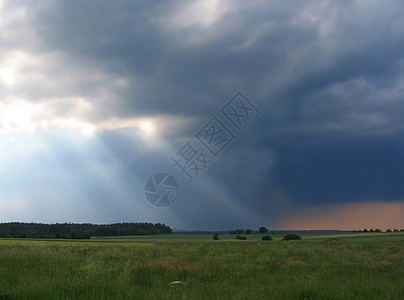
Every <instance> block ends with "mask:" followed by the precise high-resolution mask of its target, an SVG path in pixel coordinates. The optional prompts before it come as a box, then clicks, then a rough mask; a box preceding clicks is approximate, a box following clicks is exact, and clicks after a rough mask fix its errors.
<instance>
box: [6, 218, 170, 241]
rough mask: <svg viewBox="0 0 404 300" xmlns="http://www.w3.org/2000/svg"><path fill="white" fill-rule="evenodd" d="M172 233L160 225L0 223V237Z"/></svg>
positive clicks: (81, 236)
mask: <svg viewBox="0 0 404 300" xmlns="http://www.w3.org/2000/svg"><path fill="white" fill-rule="evenodd" d="M165 233H172V230H171V228H170V227H169V226H167V225H165V224H161V223H156V224H153V223H115V224H90V223H84V224H76V223H56V224H42V223H20V222H11V223H0V237H10V238H28V237H29V238H55V239H89V238H90V237H92V236H126V235H150V234H165Z"/></svg>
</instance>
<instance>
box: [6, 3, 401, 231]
mask: <svg viewBox="0 0 404 300" xmlns="http://www.w3.org/2000/svg"><path fill="white" fill-rule="evenodd" d="M206 3H207V2H206ZM22 4H23V5H25V7H26V10H27V19H26V22H27V24H28V25H29V26H31V28H30V32H32V34H33V35H34V36H35V37H36V38H37V40H36V43H35V47H33V46H29V45H26V44H25V43H22V47H25V49H31V51H36V52H38V53H41V54H42V55H45V57H46V55H48V54H49V57H51V56H50V55H51V54H52V53H53V54H54V53H57V57H59V59H58V64H59V65H58V66H61V67H63V66H65V67H66V69H65V70H64V72H61V73H62V74H61V75H60V76H58V68H55V69H52V68H50V70H49V74H53V75H54V77H55V78H58V77H59V78H60V79H61V80H60V82H61V84H60V85H59V84H54V85H52V86H51V87H49V88H46V89H42V88H41V85H38V84H37V82H36V81H34V82H32V83H31V84H29V83H26V84H25V89H21V90H20V91H18V93H19V94H20V95H24V96H25V97H26V98H28V99H30V98H31V99H36V100H35V101H40V100H41V99H42V98H49V97H52V96H55V95H57V96H63V95H70V96H76V97H78V96H80V97H83V98H85V99H87V100H88V101H91V103H92V104H94V109H95V110H94V112H92V113H91V114H88V115H87V116H86V117H87V118H88V120H90V121H100V120H103V119H108V118H117V119H119V118H123V117H136V116H142V115H153V114H171V115H174V116H186V117H198V120H200V122H201V123H200V124H199V123H193V124H192V125H190V126H189V127H188V128H186V129H182V131H179V132H177V133H175V132H174V133H172V134H171V135H170V136H168V137H166V138H165V140H166V142H167V143H168V144H169V145H170V147H171V148H172V149H174V150H175V149H177V148H178V147H179V146H181V142H182V141H183V140H181V141H180V142H178V139H176V138H179V137H182V138H184V136H185V138H187V137H189V136H192V135H193V134H194V132H196V131H197V130H198V129H199V126H200V125H203V123H204V122H206V121H207V120H208V119H209V118H210V116H211V115H213V114H218V112H219V109H220V108H221V106H222V105H223V104H224V103H225V102H226V101H227V100H228V99H229V98H230V97H231V96H232V95H233V94H234V93H235V92H236V91H238V90H242V91H244V92H245V93H246V94H247V96H248V97H249V98H250V99H251V100H252V101H253V102H254V103H256V104H257V106H259V108H260V110H261V112H262V115H261V117H260V118H259V119H257V120H255V121H254V122H253V123H252V124H250V125H249V127H248V128H247V129H246V132H245V133H244V135H243V134H240V135H239V136H238V139H237V141H236V143H235V144H234V145H232V147H229V149H227V150H226V152H225V153H224V154H223V156H221V157H220V158H219V159H218V160H217V162H215V164H214V165H213V166H212V167H211V168H210V169H209V170H208V171H207V173H206V175H205V177H204V178H205V179H203V180H202V181H203V182H205V183H206V182H207V181H209V180H208V179H210V180H211V181H213V184H212V182H211V183H210V184H211V185H209V188H212V189H213V188H217V194H218V195H221V196H223V197H224V198H226V197H229V199H230V198H231V199H232V201H233V203H234V205H238V206H239V207H240V210H242V209H245V210H246V211H247V210H248V211H250V212H251V213H253V214H255V216H256V220H250V219H249V220H244V222H245V224H246V226H247V225H249V224H251V225H254V226H255V225H259V223H260V222H261V223H262V222H266V220H267V219H268V216H271V217H273V218H274V217H275V216H276V215H279V214H283V212H284V210H285V209H287V207H288V206H289V205H293V204H318V203H343V202H355V201H361V200H368V199H370V198H377V199H379V200H382V201H383V200H386V201H387V200H391V199H400V198H402V197H403V196H404V188H402V187H401V185H400V178H403V175H404V174H403V173H402V170H403V166H404V162H403V159H402V157H403V154H404V151H403V147H402V142H401V136H402V134H403V131H404V130H403V122H402V115H403V113H404V102H403V98H402V95H403V92H404V90H403V89H404V85H403V84H404V83H403V82H404V76H403V67H404V59H403V53H404V51H403V50H404V42H403V41H402V38H400V37H402V36H403V34H404V18H403V17H402V15H403V14H402V12H403V9H404V4H403V3H402V2H401V1H389V2H388V3H381V2H377V1H367V2H364V1H339V2H329V1H292V2H288V3H286V2H275V1H272V2H267V1H248V3H246V2H245V1H223V2H222V3H221V5H219V7H218V8H217V10H218V11H220V12H221V14H218V15H217V16H216V17H215V16H213V17H212V16H209V15H208V12H209V10H207V12H205V11H203V12H204V13H206V15H203V16H200V17H198V15H196V17H190V19H187V15H186V13H182V10H183V9H184V8H186V7H188V6H189V5H191V4H189V3H187V2H180V1H171V2H169V1H153V2H151V1H136V2H134V1H133V2H132V1H106V0H105V1H85V2H83V1H78V0H77V1H41V2H40V3H29V4H27V3H25V2H23V1H13V2H12V3H11V2H9V3H8V4H7V5H8V6H13V7H18V6H19V5H22ZM187 12H188V11H187ZM193 18H194V19H195V20H194V19H193ZM210 18H213V21H209V22H208V21H206V20H210ZM184 24H185V25H184ZM28 25H27V26H26V27H29V26H28ZM18 38H20V37H18ZM8 43H9V44H10V45H15V44H16V43H15V42H13V41H12V39H9V40H8ZM33 48H35V50H32V49H33ZM47 53H48V54H47ZM60 57H62V58H63V59H61V60H60ZM76 74H81V77H78V76H77V75H76ZM94 74H98V75H97V76H95V75H94ZM72 78H73V79H72ZM115 79H116V81H117V82H118V81H119V82H120V81H122V82H124V84H118V83H115V81H114V80H115ZM65 82H66V83H67V84H65ZM0 92H1V90H0ZM168 126H169V124H168ZM98 137H99V139H100V141H101V142H102V144H103V147H105V148H106V149H108V151H109V153H110V154H111V155H112V156H114V157H116V158H117V159H118V160H119V161H120V162H121V163H122V164H124V165H126V167H125V168H124V171H122V173H121V171H120V172H118V173H119V174H120V175H119V176H123V179H122V182H123V184H124V185H125V186H126V187H127V189H129V190H132V192H133V193H134V194H136V196H137V197H139V198H141V197H142V195H141V188H142V187H141V184H139V186H140V191H139V186H138V185H136V187H137V188H138V189H137V190H136V189H135V188H134V187H133V186H131V184H130V183H131V181H132V180H133V178H136V179H139V180H140V181H142V180H143V178H144V180H145V179H146V178H147V177H148V176H150V175H151V173H153V172H155V171H158V170H159V166H160V168H163V169H166V168H168V169H166V170H171V173H173V174H176V173H175V172H176V171H175V170H174V169H172V168H171V169H170V165H169V156H170V155H172V153H171V152H169V151H162V152H159V151H155V152H152V153H150V152H149V153H148V152H147V151H144V149H142V147H141V146H139V144H141V143H142V140H141V139H136V138H134V139H130V138H128V135H126V134H123V133H122V132H121V131H119V130H111V131H104V132H102V133H101V134H99V135H98ZM163 138H164V137H163ZM170 151H171V150H170ZM122 174H125V175H122ZM176 175H178V174H176ZM214 184H218V185H220V187H218V186H216V187H214ZM201 185H202V184H201ZM205 188H206V186H205ZM86 189H87V190H88V193H91V191H93V190H94V193H95V194H96V195H97V197H99V198H100V199H107V200H105V201H106V202H105V203H107V202H108V201H109V200H108V199H109V198H110V197H106V194H107V193H103V192H96V190H97V186H92V185H91V184H90V183H88V185H87V188H86ZM222 189H223V190H225V191H223V190H222ZM101 190H102V191H104V190H103V189H101ZM219 190H220V191H221V192H223V193H221V192H219ZM224 195H227V196H224ZM111 197H112V195H111ZM183 198H184V199H186V200H183V201H184V202H185V204H183V205H184V206H182V207H181V206H180V205H179V204H177V206H176V207H175V210H176V213H177V215H182V217H181V219H182V220H183V222H184V224H189V226H199V227H204V228H214V227H215V226H220V227H226V226H230V225H227V224H233V223H234V222H236V221H235V220H237V222H239V224H240V222H243V221H241V219H242V218H241V217H238V216H236V214H234V215H229V214H228V213H227V211H226V209H225V207H226V205H225V203H220V200H219V199H216V198H215V196H214V195H213V196H212V195H211V194H209V192H207V191H206V190H204V188H203V186H202V187H201V186H198V185H196V186H195V187H186V188H184V194H183ZM217 198H219V197H217ZM143 204H144V203H143ZM217 207H222V208H223V209H222V210H219V209H215V208H217ZM195 211H199V212H203V213H198V214H197V215H195ZM118 215H119V212H116V216H118ZM162 215H163V213H162V214H161V215H160V217H161V216H162ZM217 220H221V223H220V224H219V221H217ZM211 222H213V223H211Z"/></svg>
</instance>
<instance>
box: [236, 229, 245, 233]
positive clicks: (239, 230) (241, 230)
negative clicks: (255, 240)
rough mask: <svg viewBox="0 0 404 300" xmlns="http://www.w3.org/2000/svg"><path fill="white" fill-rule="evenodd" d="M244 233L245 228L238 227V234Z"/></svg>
mask: <svg viewBox="0 0 404 300" xmlns="http://www.w3.org/2000/svg"><path fill="white" fill-rule="evenodd" d="M243 233H244V230H243V229H237V230H236V234H243Z"/></svg>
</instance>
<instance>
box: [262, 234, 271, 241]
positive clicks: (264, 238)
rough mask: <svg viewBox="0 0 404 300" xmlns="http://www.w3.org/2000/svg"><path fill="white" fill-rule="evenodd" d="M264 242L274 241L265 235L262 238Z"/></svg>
mask: <svg viewBox="0 0 404 300" xmlns="http://www.w3.org/2000/svg"><path fill="white" fill-rule="evenodd" d="M262 240H263V241H272V238H271V236H270V235H264V236H262Z"/></svg>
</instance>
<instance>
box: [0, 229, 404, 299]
mask: <svg viewBox="0 0 404 300" xmlns="http://www.w3.org/2000/svg"><path fill="white" fill-rule="evenodd" d="M247 238H248V239H247V240H246V241H238V240H234V236H230V235H220V236H219V239H220V240H218V241H213V240H212V236H209V235H198V236H195V235H161V236H142V237H119V238H108V239H92V240H88V241H61V240H59V241H56V240H46V241H45V240H30V239H0V299H2V298H3V299H403V298H404V234H403V233H392V234H367V235H352V234H337V235H307V236H305V235H302V240H298V241H282V237H281V236H273V239H274V240H272V241H261V240H260V238H261V236H260V235H251V236H247ZM176 281H177V282H179V283H173V282H176Z"/></svg>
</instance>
